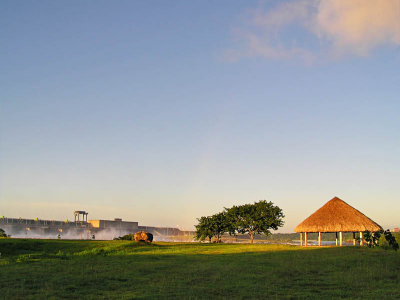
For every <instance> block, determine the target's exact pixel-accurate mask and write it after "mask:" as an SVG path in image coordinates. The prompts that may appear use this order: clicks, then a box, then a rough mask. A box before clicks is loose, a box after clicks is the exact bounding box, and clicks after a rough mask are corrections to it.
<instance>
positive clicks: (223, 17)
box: [0, 0, 400, 232]
mask: <svg viewBox="0 0 400 300" xmlns="http://www.w3.org/2000/svg"><path fill="white" fill-rule="evenodd" d="M0 70H1V71H0V215H4V216H8V217H27V218H34V217H39V218H42V219H46V218H50V219H67V218H68V219H71V218H73V215H72V212H73V210H87V211H88V212H89V219H96V218H102V219H107V218H114V217H122V218H123V219H125V220H132V221H139V223H140V224H142V225H157V226H177V225H178V226H179V227H180V228H183V229H193V225H194V224H195V223H196V218H198V217H200V216H203V215H210V214H213V213H216V212H218V211H220V210H222V208H223V207H230V206H232V205H237V204H244V203H251V202H254V201H258V200H260V199H266V200H270V201H272V202H274V203H275V204H276V205H278V206H280V207H281V208H282V209H283V210H284V213H285V215H286V218H285V221H286V225H285V227H284V228H282V230H281V231H282V232H292V231H293V229H294V227H295V226H296V225H297V224H298V223H300V222H301V221H302V220H303V219H305V218H306V217H308V216H309V215H310V214H311V213H312V212H314V211H315V210H316V209H318V208H319V207H320V206H322V205H323V204H324V203H325V202H327V201H328V200H330V199H331V198H333V197H334V196H338V197H340V198H341V199H343V200H344V201H346V202H348V203H349V204H350V205H352V206H354V207H356V208H357V209H359V210H360V211H361V212H363V213H365V214H366V215H367V216H369V217H370V218H372V219H373V220H375V221H376V222H378V223H379V224H381V225H382V226H383V227H385V228H389V227H390V228H392V227H394V226H399V225H400V201H399V200H400V199H399V198H400V186H399V183H400V117H399V116H400V0H387V1H381V0H370V1H364V0H354V1H345V0H343V1H342V0H332V1H324V2H320V1H301V0H300V1H266V2H259V1H247V0H246V1H244V0H242V1H228V0H223V1H222V0H221V1H161V0H160V1H14V0H13V1H1V3H0Z"/></svg>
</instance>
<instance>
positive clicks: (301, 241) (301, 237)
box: [300, 232, 303, 246]
mask: <svg viewBox="0 0 400 300" xmlns="http://www.w3.org/2000/svg"><path fill="white" fill-rule="evenodd" d="M300 246H303V233H302V232H300Z"/></svg>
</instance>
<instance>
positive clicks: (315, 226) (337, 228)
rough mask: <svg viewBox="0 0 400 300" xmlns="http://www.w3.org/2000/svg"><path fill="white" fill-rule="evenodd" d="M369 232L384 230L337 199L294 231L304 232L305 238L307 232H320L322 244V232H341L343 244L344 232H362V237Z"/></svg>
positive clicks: (329, 202) (332, 200)
mask: <svg viewBox="0 0 400 300" xmlns="http://www.w3.org/2000/svg"><path fill="white" fill-rule="evenodd" d="M367 230H368V231H371V232H375V231H379V230H382V227H381V226H379V225H378V224H377V223H375V222H374V221H372V220H371V219H370V218H368V217H367V216H365V215H364V214H363V213H361V212H360V211H358V210H357V209H355V208H354V207H352V206H350V205H349V204H347V203H346V202H344V201H343V200H341V199H339V198H337V197H335V198H333V199H331V200H330V201H328V202H327V203H326V204H325V205H324V206H322V207H321V208H320V209H318V210H317V211H316V212H315V213H313V214H312V215H311V216H309V217H308V218H307V219H305V220H304V221H303V222H301V223H300V224H299V225H298V226H297V227H296V228H295V230H294V231H295V232H299V233H301V232H304V233H305V236H307V235H306V233H307V232H318V233H319V244H320V243H321V242H320V239H321V238H320V236H321V232H339V233H340V237H341V239H340V240H341V242H342V232H353V233H355V232H360V236H361V232H364V231H367Z"/></svg>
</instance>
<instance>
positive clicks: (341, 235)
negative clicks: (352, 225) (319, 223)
mask: <svg viewBox="0 0 400 300" xmlns="http://www.w3.org/2000/svg"><path fill="white" fill-rule="evenodd" d="M339 242H340V246H343V232H341V231H340V232H339Z"/></svg>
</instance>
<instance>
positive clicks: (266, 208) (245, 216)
mask: <svg viewBox="0 0 400 300" xmlns="http://www.w3.org/2000/svg"><path fill="white" fill-rule="evenodd" d="M283 218H284V215H283V212H282V210H281V209H280V208H279V207H278V206H275V205H274V204H273V203H272V202H267V201H265V200H260V201H258V202H255V203H253V204H244V205H239V206H233V207H231V208H225V209H224V210H223V211H222V212H220V213H217V214H215V215H212V216H208V217H201V218H199V219H198V221H199V223H198V224H197V225H196V226H195V227H196V239H197V240H200V241H204V240H205V239H207V238H208V240H209V241H210V242H211V239H212V238H213V237H214V238H216V241H217V242H221V238H222V235H223V234H224V233H226V232H227V233H229V234H231V235H236V234H237V233H240V234H248V235H249V236H250V243H253V240H254V237H255V235H256V234H265V235H270V234H271V232H270V230H271V229H273V230H277V229H278V227H281V226H283Z"/></svg>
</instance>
